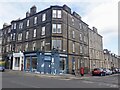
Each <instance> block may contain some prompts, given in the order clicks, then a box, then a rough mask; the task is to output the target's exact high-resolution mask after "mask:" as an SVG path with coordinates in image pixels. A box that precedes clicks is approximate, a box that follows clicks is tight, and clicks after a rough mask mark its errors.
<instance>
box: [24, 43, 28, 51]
mask: <svg viewBox="0 0 120 90" xmlns="http://www.w3.org/2000/svg"><path fill="white" fill-rule="evenodd" d="M27 50H28V43H26V45H25V51H27Z"/></svg>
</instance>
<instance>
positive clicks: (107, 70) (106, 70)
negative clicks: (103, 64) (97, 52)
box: [104, 68, 112, 75]
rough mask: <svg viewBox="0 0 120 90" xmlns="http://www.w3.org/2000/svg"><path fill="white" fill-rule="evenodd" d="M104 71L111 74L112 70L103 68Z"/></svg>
mask: <svg viewBox="0 0 120 90" xmlns="http://www.w3.org/2000/svg"><path fill="white" fill-rule="evenodd" d="M104 71H105V72H106V75H112V71H111V70H110V69H107V68H105V69H104Z"/></svg>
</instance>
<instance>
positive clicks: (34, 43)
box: [33, 42, 36, 50]
mask: <svg viewBox="0 0 120 90" xmlns="http://www.w3.org/2000/svg"><path fill="white" fill-rule="evenodd" d="M35 47H36V42H33V50H35Z"/></svg>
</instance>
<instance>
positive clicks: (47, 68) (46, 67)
mask: <svg viewBox="0 0 120 90" xmlns="http://www.w3.org/2000/svg"><path fill="white" fill-rule="evenodd" d="M44 71H45V74H50V73H51V61H45V62H44Z"/></svg>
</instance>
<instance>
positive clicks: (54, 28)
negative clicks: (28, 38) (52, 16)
mask: <svg viewBox="0 0 120 90" xmlns="http://www.w3.org/2000/svg"><path fill="white" fill-rule="evenodd" d="M56 28H57V26H56V24H52V33H56Z"/></svg>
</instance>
